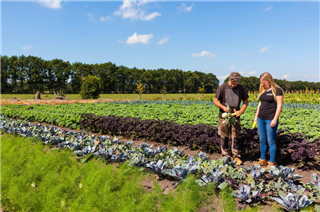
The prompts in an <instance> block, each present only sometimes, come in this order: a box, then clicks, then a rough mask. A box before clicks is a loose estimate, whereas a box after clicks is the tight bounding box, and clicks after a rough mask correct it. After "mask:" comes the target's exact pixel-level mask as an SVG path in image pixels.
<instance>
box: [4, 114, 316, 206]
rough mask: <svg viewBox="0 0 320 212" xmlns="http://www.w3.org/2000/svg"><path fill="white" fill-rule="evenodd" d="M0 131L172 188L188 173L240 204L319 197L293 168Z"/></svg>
mask: <svg viewBox="0 0 320 212" xmlns="http://www.w3.org/2000/svg"><path fill="white" fill-rule="evenodd" d="M0 129H1V130H4V131H6V132H8V133H12V134H15V135H21V136H24V137H31V138H35V139H37V140H40V141H41V142H42V143H43V144H46V145H54V146H55V147H56V148H55V149H64V148H67V149H70V150H71V151H73V153H74V154H76V155H77V156H80V157H81V161H82V162H86V161H88V160H90V159H92V158H99V159H101V160H104V161H105V162H115V163H123V162H127V163H128V165H130V166H137V167H142V168H144V169H147V170H151V171H153V172H154V173H155V174H158V175H159V177H160V178H170V179H172V180H174V181H175V182H174V184H173V186H174V187H176V186H178V184H179V183H180V182H182V181H184V180H186V178H187V176H188V175H190V174H194V175H195V176H196V178H197V179H196V182H197V183H198V184H199V186H207V187H208V188H212V189H224V188H225V187H230V188H231V189H232V190H233V191H234V192H233V195H234V196H235V197H236V198H238V199H239V200H240V202H241V203H242V204H249V205H254V204H257V203H265V202H267V201H276V202H278V203H279V204H281V205H283V207H286V208H287V209H288V210H294V211H298V210H300V209H301V208H304V207H307V206H308V205H310V204H312V203H313V202H319V199H320V179H319V176H318V175H317V174H315V173H314V174H312V181H310V182H309V183H306V184H304V183H301V182H300V181H299V180H298V179H299V178H301V177H302V176H299V175H294V174H293V173H294V171H295V169H294V168H288V167H283V166H279V167H278V168H276V167H271V168H270V170H269V171H266V170H265V169H264V168H260V166H258V165H256V166H252V167H245V166H243V167H241V168H240V169H237V168H236V167H235V166H234V165H235V161H234V160H232V161H230V160H229V158H227V157H224V158H222V159H218V160H211V161H210V160H209V158H208V157H207V155H206V153H203V152H200V153H199V154H198V155H195V156H190V155H187V154H184V153H183V151H181V152H180V151H179V150H178V149H177V148H174V149H168V147H163V146H160V147H158V148H156V149H152V145H151V146H149V145H147V144H146V143H145V144H141V145H138V146H133V142H132V141H129V142H127V143H125V142H122V141H120V140H119V139H117V138H114V139H110V137H109V136H100V137H99V136H90V135H86V134H84V133H82V132H81V131H79V132H73V131H69V132H68V131H65V130H61V129H59V128H55V127H47V126H42V125H41V124H37V125H32V124H30V123H29V122H25V121H16V120H12V119H8V118H3V117H2V119H1V123H0ZM3 142H5V141H3Z"/></svg>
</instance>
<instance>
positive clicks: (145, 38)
mask: <svg viewBox="0 0 320 212" xmlns="http://www.w3.org/2000/svg"><path fill="white" fill-rule="evenodd" d="M152 37H153V35H152V34H145V35H137V33H136V32H135V33H134V34H133V35H132V36H130V37H128V40H127V41H126V43H127V44H135V43H143V44H149V43H150V41H149V39H151V38H152Z"/></svg>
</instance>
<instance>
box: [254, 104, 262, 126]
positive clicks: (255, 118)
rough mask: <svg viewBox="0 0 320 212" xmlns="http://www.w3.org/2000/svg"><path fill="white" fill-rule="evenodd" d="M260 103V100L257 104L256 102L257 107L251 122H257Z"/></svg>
mask: <svg viewBox="0 0 320 212" xmlns="http://www.w3.org/2000/svg"><path fill="white" fill-rule="evenodd" d="M260 105H261V101H259V104H258V107H257V112H256V116H255V117H254V121H253V122H258V115H259V109H260Z"/></svg>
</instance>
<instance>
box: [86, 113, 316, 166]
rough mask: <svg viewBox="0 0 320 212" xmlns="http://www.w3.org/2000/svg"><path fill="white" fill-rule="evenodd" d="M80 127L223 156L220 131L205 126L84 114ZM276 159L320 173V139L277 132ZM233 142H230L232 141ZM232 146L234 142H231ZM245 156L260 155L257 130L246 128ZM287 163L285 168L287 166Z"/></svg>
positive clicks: (257, 156) (243, 140) (242, 143)
mask: <svg viewBox="0 0 320 212" xmlns="http://www.w3.org/2000/svg"><path fill="white" fill-rule="evenodd" d="M80 126H81V127H83V128H85V129H88V130H91V131H92V132H95V133H102V134H108V135H112V136H114V135H117V136H119V135H120V136H125V137H130V138H132V139H145V140H148V141H153V142H158V143H162V144H171V145H174V146H182V145H184V146H187V147H189V148H190V149H192V150H196V149H200V150H201V151H204V152H207V153H213V152H215V153H220V142H221V140H220V136H219V135H218V128H217V127H215V126H211V125H205V124H197V125H190V124H178V123H174V122H173V121H171V120H159V119H158V120H156V119H141V118H138V117H122V116H114V115H110V116H97V115H94V114H90V113H85V114H81V121H80ZM276 142H277V149H278V151H277V155H276V160H277V161H279V162H281V164H283V163H287V164H290V163H292V161H293V162H294V163H295V164H296V165H297V166H298V168H301V169H317V170H320V161H319V158H320V140H319V139H316V141H314V142H313V143H310V142H309V141H308V140H307V139H306V136H305V135H303V134H301V133H289V132H288V131H287V130H279V131H278V132H277V140H276ZM229 143H230V141H229ZM230 146H231V143H230ZM241 146H242V148H241V149H242V150H243V152H242V155H243V156H245V157H247V158H248V159H251V160H256V159H258V158H259V156H260V143H259V135H258V132H257V129H246V128H245V129H243V130H242V134H241ZM287 164H285V165H287Z"/></svg>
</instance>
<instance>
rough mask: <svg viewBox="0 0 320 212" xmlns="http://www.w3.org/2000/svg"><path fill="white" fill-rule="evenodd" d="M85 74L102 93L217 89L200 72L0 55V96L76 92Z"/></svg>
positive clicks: (253, 86) (250, 84)
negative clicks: (141, 89)
mask: <svg viewBox="0 0 320 212" xmlns="http://www.w3.org/2000/svg"><path fill="white" fill-rule="evenodd" d="M88 75H92V76H97V77H99V78H100V80H101V93H135V92H136V87H137V82H141V83H142V84H143V85H144V91H145V92H146V93H161V92H164V88H165V90H166V91H165V92H167V93H198V91H199V88H200V87H202V85H204V89H205V92H206V93H213V92H215V91H216V89H217V88H218V87H219V79H218V78H217V77H216V75H214V74H212V73H203V72H199V71H190V70H189V71H182V70H180V69H170V70H168V69H163V68H158V69H138V68H136V67H134V68H128V67H125V66H123V65H120V66H117V65H116V64H114V63H111V62H107V63H100V64H86V63H81V62H75V63H72V64H71V63H70V62H69V61H63V60H61V59H53V60H44V59H42V58H40V57H36V56H31V55H30V56H24V55H21V56H19V57H18V56H11V57H8V56H5V55H4V56H1V93H22V94H23V93H25V94H27V93H35V92H36V91H40V92H44V91H49V92H51V93H53V92H54V91H59V92H60V93H61V92H63V93H79V92H80V90H81V85H82V79H83V78H84V77H87V76H88ZM228 80H229V78H227V79H226V80H225V82H227V81H228ZM275 82H276V83H277V84H278V85H279V86H280V87H282V88H283V89H284V90H285V91H295V90H304V89H306V88H308V89H313V90H318V89H319V90H320V82H316V83H315V82H308V81H287V80H280V79H275ZM202 83H203V84H202ZM241 84H242V85H244V86H245V87H246V88H247V90H248V91H258V90H259V85H260V80H259V78H258V77H254V76H251V77H242V80H241Z"/></svg>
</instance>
